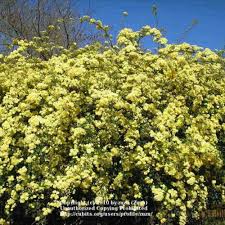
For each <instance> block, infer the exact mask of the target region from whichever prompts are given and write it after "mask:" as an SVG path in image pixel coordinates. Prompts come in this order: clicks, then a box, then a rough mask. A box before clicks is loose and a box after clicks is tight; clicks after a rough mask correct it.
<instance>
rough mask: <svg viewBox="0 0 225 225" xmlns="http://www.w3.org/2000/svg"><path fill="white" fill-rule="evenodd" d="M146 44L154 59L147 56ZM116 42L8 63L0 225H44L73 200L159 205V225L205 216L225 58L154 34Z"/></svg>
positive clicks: (224, 105) (216, 157) (0, 133)
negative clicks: (20, 217) (21, 215)
mask: <svg viewBox="0 0 225 225" xmlns="http://www.w3.org/2000/svg"><path fill="white" fill-rule="evenodd" d="M84 20H88V21H89V22H90V23H93V24H96V26H98V27H100V28H101V27H102V28H103V29H105V30H107V29H108V28H107V27H105V26H103V25H102V23H101V22H100V21H96V20H92V19H90V18H89V17H86V18H84ZM147 35H150V36H152V37H153V40H154V41H156V42H157V43H158V44H159V46H160V47H159V49H158V51H157V53H152V52H151V51H143V50H141V48H140V46H139V40H140V39H141V38H143V37H145V36H147ZM117 40H118V42H117V44H116V45H114V46H112V47H111V48H110V47H109V46H104V45H101V44H100V43H95V44H93V45H90V46H86V47H84V48H81V49H77V50H76V51H74V50H73V49H69V50H67V51H66V50H65V51H63V52H62V53H61V54H60V55H58V56H53V57H51V58H50V59H49V60H40V59H39V58H37V57H30V56H29V55H27V52H26V48H27V45H29V47H30V46H31V45H32V43H28V44H27V42H20V43H19V47H18V49H17V50H15V51H14V52H12V53H11V54H10V55H8V56H1V57H0V63H1V64H0V202H1V203H0V204H1V207H0V208H1V209H3V210H1V211H0V224H6V223H7V219H9V218H11V217H13V212H14V209H15V207H16V206H17V205H18V204H22V205H24V206H25V207H27V208H28V209H29V210H30V212H31V214H32V215H35V216H36V221H42V219H43V218H45V217H46V216H47V215H48V214H50V213H52V211H53V210H54V209H55V208H59V207H60V206H61V204H63V202H65V201H67V200H69V199H71V198H73V197H79V198H80V197H86V196H95V198H96V199H115V200H123V201H125V200H129V199H142V200H146V201H149V202H150V203H151V201H154V202H155V205H157V208H156V212H155V213H156V216H157V218H158V220H159V223H161V224H163V223H167V222H171V221H179V224H180V225H185V224H186V221H187V218H188V215H190V216H195V217H198V215H199V213H200V212H201V211H202V210H203V209H204V208H205V207H206V203H207V197H208V194H209V191H208V188H209V185H210V183H212V180H217V177H215V175H214V171H217V172H218V171H221V170H222V168H223V166H224V162H223V155H222V153H221V151H220V146H221V143H224V142H225V135H224V133H225V118H224V115H225V71H224V65H225V61H224V59H222V58H221V57H219V56H218V55H217V54H216V53H214V52H212V51H210V50H209V49H201V48H199V47H197V46H192V45H189V44H187V43H183V44H179V45H173V44H167V40H166V39H165V38H163V37H162V35H161V33H160V31H159V30H157V29H156V28H151V27H149V26H145V27H143V28H142V29H141V30H140V31H137V32H134V31H132V30H131V29H128V28H125V29H123V30H122V31H121V32H120V34H119V35H118V39H117ZM216 182H217V183H216V184H217V187H218V189H220V190H223V194H224V190H225V188H224V183H223V182H224V177H220V178H219V180H217V181H216ZM213 183H214V184H215V181H214V182H213ZM87 194H88V195H87ZM78 195H79V196H78ZM151 196H152V197H151Z"/></svg>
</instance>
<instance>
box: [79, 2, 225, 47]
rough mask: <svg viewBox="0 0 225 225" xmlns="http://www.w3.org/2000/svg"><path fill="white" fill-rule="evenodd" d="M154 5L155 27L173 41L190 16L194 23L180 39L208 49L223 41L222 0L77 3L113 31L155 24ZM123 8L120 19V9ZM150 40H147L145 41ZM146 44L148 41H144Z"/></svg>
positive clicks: (223, 16)
mask: <svg viewBox="0 0 225 225" xmlns="http://www.w3.org/2000/svg"><path fill="white" fill-rule="evenodd" d="M153 4H155V5H156V6H157V8H158V20H159V27H162V28H164V29H166V31H167V32H166V37H167V38H168V39H169V42H170V43H175V42H176V40H177V39H179V38H181V37H182V34H183V33H184V31H185V30H186V29H187V28H188V27H189V26H190V24H191V22H192V20H193V19H196V20H198V24H197V25H196V26H195V27H194V28H193V29H192V30H191V31H190V32H189V33H188V35H187V36H185V39H184V41H185V42H189V43H191V44H196V45H199V46H202V47H208V48H211V49H221V48H223V47H224V45H225V0H155V1H152V0H111V1H109V0H80V1H78V2H77V6H78V7H79V8H80V9H81V11H82V12H84V11H85V10H86V9H87V8H88V7H89V6H90V8H91V10H92V15H93V17H95V18H97V19H100V20H102V21H103V23H104V24H107V25H111V26H112V27H113V30H112V33H113V34H114V35H115V34H117V32H118V30H119V29H120V28H121V27H124V26H125V27H131V28H132V29H134V30H137V29H139V28H140V27H141V26H143V25H147V24H148V25H151V26H153V25H154V24H155V21H154V18H153V15H152V14H151V7H152V5H153ZM123 11H127V12H128V13H129V15H128V17H126V19H125V20H124V18H123V15H122V12H123ZM149 44H150V43H149ZM145 45H148V41H147V42H146V41H145Z"/></svg>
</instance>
